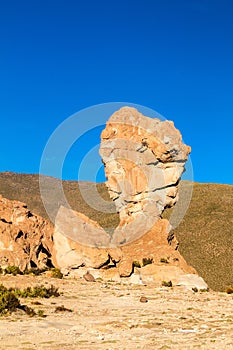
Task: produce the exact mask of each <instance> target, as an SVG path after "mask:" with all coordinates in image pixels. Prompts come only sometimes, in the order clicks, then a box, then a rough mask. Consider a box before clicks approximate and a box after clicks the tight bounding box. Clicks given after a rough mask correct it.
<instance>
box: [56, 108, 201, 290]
mask: <svg viewBox="0 0 233 350" xmlns="http://www.w3.org/2000/svg"><path fill="white" fill-rule="evenodd" d="M189 153H190V147H188V146H186V145H184V144H183V142H182V137H181V134H180V132H179V131H178V130H177V129H176V128H175V127H174V124H173V122H170V121H164V122H162V121H160V120H159V119H152V118H148V117H146V116H144V115H142V114H141V113H139V112H138V111H137V110H136V109H134V108H130V107H124V108H121V109H120V110H119V111H117V112H115V113H114V114H113V115H112V116H111V117H110V119H109V120H108V122H107V124H106V128H105V129H104V131H103V132H102V135H101V145H100V155H101V157H102V160H103V163H104V167H105V173H106V177H107V183H106V185H107V188H108V191H109V194H110V196H111V198H112V199H113V201H114V203H115V205H116V209H117V211H118V213H119V217H120V223H119V225H118V227H117V228H116V229H115V230H114V232H113V234H112V235H109V234H108V233H107V232H105V231H104V230H103V228H101V227H99V225H98V224H97V223H96V222H93V221H92V220H90V219H89V218H87V217H86V216H85V215H83V214H80V213H77V212H75V211H73V210H70V209H67V208H65V207H60V209H59V211H58V214H57V217H56V222H55V233H54V249H55V255H56V260H57V263H58V265H59V266H60V267H62V268H75V267H76V268H81V267H82V266H85V267H86V268H88V269H90V268H94V269H99V270H98V273H97V274H96V277H98V276H99V274H100V271H102V275H101V274H100V276H101V277H102V276H105V277H107V278H110V277H113V278H116V276H117V275H118V276H121V277H129V276H131V275H132V273H133V272H137V274H138V275H141V276H144V278H145V279H146V281H148V275H150V272H151V274H154V280H156V281H157V282H158V281H160V282H161V279H163V278H164V276H165V277H167V278H170V279H174V278H175V280H176V281H177V283H178V280H179V278H180V277H181V276H184V275H187V274H191V275H193V274H196V271H195V270H194V269H193V268H192V267H191V266H189V265H188V264H187V263H186V261H185V260H184V258H183V257H182V256H181V255H180V253H179V251H178V250H177V241H176V239H175V237H174V235H173V233H172V231H171V226H170V224H169V222H168V221H167V220H165V219H162V218H161V214H162V212H163V210H164V208H166V207H171V206H173V205H175V203H176V201H177V200H178V183H179V180H180V177H181V175H182V173H183V171H184V165H185V162H186V160H187V158H188V155H189ZM148 262H150V264H149V265H150V266H149V265H148ZM151 263H152V264H151ZM145 265H146V266H145ZM143 266H144V267H143ZM136 270H137V271H136ZM95 271H96V270H95ZM107 271H108V272H107ZM174 271H175V272H174ZM174 274H175V275H174ZM187 276H188V275H187ZM150 278H151V276H150ZM150 278H149V279H150ZM203 283H204V282H203ZM201 284H202V282H201ZM204 285H205V284H204Z"/></svg>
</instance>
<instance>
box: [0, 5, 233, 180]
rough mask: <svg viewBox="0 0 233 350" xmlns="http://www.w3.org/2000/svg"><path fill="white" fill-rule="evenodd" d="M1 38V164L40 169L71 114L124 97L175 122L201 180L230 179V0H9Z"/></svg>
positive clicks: (0, 21)
mask: <svg viewBox="0 0 233 350" xmlns="http://www.w3.org/2000/svg"><path fill="white" fill-rule="evenodd" d="M0 43H1V45H0V116H1V137H0V149H1V160H0V171H16V172H24V173H38V172H39V166H40V159H41V155H42V152H43V149H44V147H45V144H46V142H47V140H48V139H49V137H50V135H51V134H52V132H53V131H54V130H55V129H56V128H57V127H58V126H59V125H60V124H61V123H62V122H63V121H64V120H65V119H66V118H68V117H69V116H70V115H72V114H74V113H76V112H78V111H80V110H82V109H83V108H87V107H89V106H92V105H96V104H100V103H108V102H112V101H119V102H120V101H126V102H131V103H136V104H139V105H144V106H147V107H149V108H152V109H153V110H156V111H157V112H159V113H160V114H162V115H163V116H164V117H165V118H167V119H171V120H173V121H174V122H175V125H176V127H177V128H178V129H180V131H181V132H182V135H183V137H184V141H185V142H186V143H187V144H189V145H191V147H192V154H191V159H192V165H193V173H194V180H195V181H198V182H216V183H229V184H233V177H232V173H233V171H232V169H233V162H232V161H231V153H232V139H233V137H232V132H233V63H232V62H233V3H232V1H231V0H189V1H187V0H160V1H159V0H154V1H153V0H144V1H137V0H134V1H127V0H126V1H121V0H118V1H109V0H108V1H101V0H99V1H94V0H92V1H72V0H66V1H65V0H64V1H61V0H56V1H53V0H47V1H45V0H41V1H39V0H34V1H29V0H22V1H16V0H13V1H11V0H8V1H2V2H1V4H0ZM93 118H98V116H94V117H93ZM84 122H85V120H83V119H82V118H80V124H81V123H84ZM94 134H95V135H94ZM94 134H93V133H92V134H90V135H89V136H88V135H87V138H86V141H85V144H87V143H88V140H89V141H90V143H92V144H94V143H95V142H94V143H93V138H95V137H96V139H97V140H98V136H97V133H94ZM74 149H75V147H74ZM76 150H77V153H76V152H74V151H73V152H71V153H70V155H69V156H68V157H67V163H66V164H65V169H64V172H63V176H64V177H65V178H67V179H69V178H70V179H71V178H75V175H74V174H76V173H77V167H78V162H79V160H80V154H82V153H85V151H83V150H82V151H80V152H79V148H78V147H76ZM78 153H79V155H78ZM76 156H77V158H76ZM73 165H74V167H75V168H76V169H75V171H74V170H72V166H73ZM50 175H54V174H53V171H52V169H51V174H50ZM99 178H100V179H101V177H99ZM85 179H87V180H93V178H92V171H91V168H88V165H87V167H86V169H85V171H84V172H83V180H85Z"/></svg>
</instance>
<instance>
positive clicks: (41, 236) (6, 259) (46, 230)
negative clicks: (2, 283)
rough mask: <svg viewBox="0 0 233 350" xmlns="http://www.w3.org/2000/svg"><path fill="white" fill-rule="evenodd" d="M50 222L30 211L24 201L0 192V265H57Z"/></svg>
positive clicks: (21, 267)
mask: <svg viewBox="0 0 233 350" xmlns="http://www.w3.org/2000/svg"><path fill="white" fill-rule="evenodd" d="M52 235H53V226H52V225H51V224H50V223H49V222H47V221H46V220H45V219H43V218H42V217H40V216H38V215H35V214H33V213H31V212H30V211H29V210H28V208H27V206H26V204H24V203H21V202H18V201H11V200H8V199H6V198H3V197H2V196H0V266H1V267H3V268H4V267H6V266H10V265H15V266H18V267H19V268H20V269H21V270H22V271H24V270H25V269H26V268H28V269H29V268H31V267H38V268H44V267H51V266H56V259H55V255H54V254H53V240H52Z"/></svg>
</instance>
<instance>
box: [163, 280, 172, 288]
mask: <svg viewBox="0 0 233 350" xmlns="http://www.w3.org/2000/svg"><path fill="white" fill-rule="evenodd" d="M162 286H163V287H172V281H162Z"/></svg>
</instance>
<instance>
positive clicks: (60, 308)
mask: <svg viewBox="0 0 233 350" xmlns="http://www.w3.org/2000/svg"><path fill="white" fill-rule="evenodd" d="M64 311H67V312H73V310H71V309H67V308H66V307H65V306H64V305H61V306H57V307H56V309H55V311H54V312H64Z"/></svg>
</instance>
